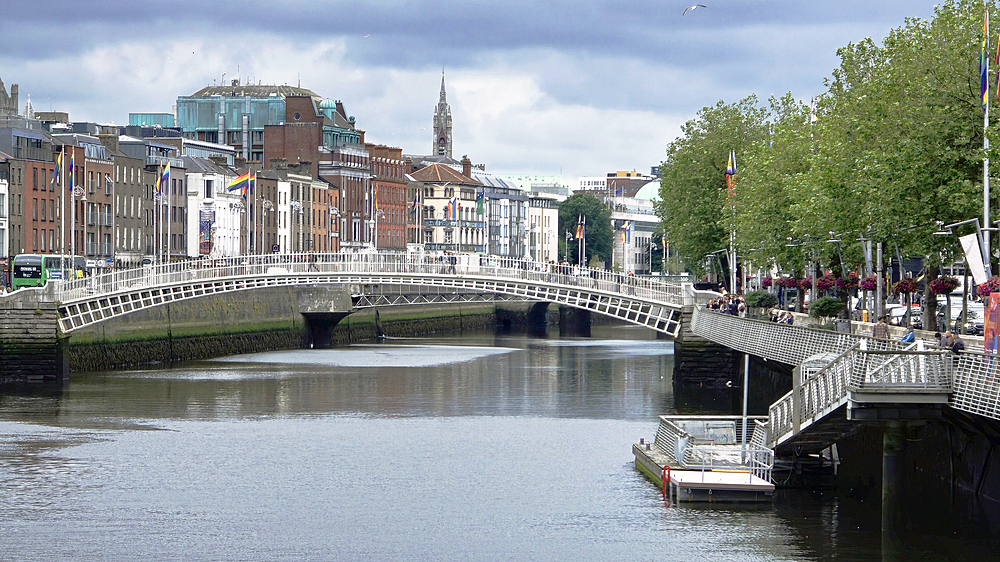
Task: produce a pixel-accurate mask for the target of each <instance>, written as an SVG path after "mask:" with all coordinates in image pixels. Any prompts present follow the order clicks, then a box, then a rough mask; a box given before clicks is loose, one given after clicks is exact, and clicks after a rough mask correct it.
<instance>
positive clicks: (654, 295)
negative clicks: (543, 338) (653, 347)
mask: <svg viewBox="0 0 1000 562" xmlns="http://www.w3.org/2000/svg"><path fill="white" fill-rule="evenodd" d="M316 284H342V285H347V286H350V287H351V292H352V294H353V295H355V296H363V295H370V294H373V293H377V292H378V291H379V290H380V289H379V288H380V287H382V286H385V285H396V286H414V287H420V288H421V290H424V291H427V292H428V293H435V292H438V293H439V292H442V291H455V290H459V291H473V292H484V293H495V294H504V295H512V296H516V297H520V298H526V299H534V300H539V301H547V302H553V303H557V304H560V305H564V306H571V307H575V308H581V309H586V310H590V311H592V312H595V313H597V314H602V315H606V316H613V317H616V318H619V319H621V320H624V321H626V322H630V323H633V324H638V325H641V326H646V327H649V328H651V329H653V330H656V331H658V332H662V333H665V334H668V335H671V336H677V334H678V332H679V331H680V328H681V322H682V316H681V308H682V306H683V304H684V302H685V297H684V296H683V295H682V293H681V287H680V285H679V284H665V283H661V282H659V281H658V280H655V279H637V278H635V277H631V276H629V277H626V276H623V275H621V274H619V273H616V272H612V271H604V270H596V269H586V268H569V267H556V268H553V269H551V270H550V269H548V266H546V265H545V264H538V263H534V262H530V261H524V260H514V259H501V258H496V257H493V256H483V257H481V258H478V259H475V260H474V263H464V264H461V263H460V264H450V263H445V262H441V261H439V260H435V259H430V258H420V257H416V256H411V255H407V254H390V253H377V254H376V253H363V254H296V255H285V254H276V255H266V256H241V257H238V258H231V259H227V260H214V261H213V260H205V261H192V262H182V263H170V264H163V265H159V266H154V267H146V268H141V269H132V270H123V271H116V272H112V273H107V274H103V275H98V276H95V277H90V278H86V279H77V280H72V281H65V282H63V281H60V282H54V283H50V285H49V286H51V287H52V289H49V286H47V287H46V290H45V291H47V293H46V294H47V296H48V298H49V299H50V300H53V301H58V302H59V303H60V306H59V312H60V326H61V329H62V332H63V333H65V334H69V333H71V332H73V331H74V330H77V329H79V328H82V327H85V326H89V325H91V324H95V323H98V322H103V321H105V320H108V319H111V318H116V317H119V316H122V315H125V314H130V313H132V312H134V311H137V310H142V309H145V308H150V307H156V306H162V305H164V304H168V303H170V302H174V301H178V300H185V299H192V298H198V297H201V296H205V295H210V294H219V293H228V292H235V291H246V290H254V289H257V288H262V287H276V286H302V285H316ZM688 300H689V301H690V300H691V299H690V298H688Z"/></svg>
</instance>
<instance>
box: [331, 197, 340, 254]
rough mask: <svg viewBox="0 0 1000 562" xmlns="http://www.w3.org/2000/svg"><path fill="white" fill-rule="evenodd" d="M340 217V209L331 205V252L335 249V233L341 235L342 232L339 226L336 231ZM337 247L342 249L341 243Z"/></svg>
mask: <svg viewBox="0 0 1000 562" xmlns="http://www.w3.org/2000/svg"><path fill="white" fill-rule="evenodd" d="M339 217H340V209H338V208H336V207H330V251H331V252H333V251H334V250H333V239H334V238H335V236H334V234H337V236H336V237H339V234H340V229H339V228H337V229H336V232H334V227H335V226H337V219H338V218H339ZM337 249H338V250H339V249H340V245H339V244H338V245H337Z"/></svg>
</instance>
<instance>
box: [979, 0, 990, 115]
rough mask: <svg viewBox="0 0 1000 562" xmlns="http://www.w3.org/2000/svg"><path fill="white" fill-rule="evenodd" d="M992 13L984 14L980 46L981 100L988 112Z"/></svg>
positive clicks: (984, 111)
mask: <svg viewBox="0 0 1000 562" xmlns="http://www.w3.org/2000/svg"><path fill="white" fill-rule="evenodd" d="M989 35H990V14H989V12H986V13H984V14H983V41H982V43H981V44H980V46H979V94H980V96H979V102H980V104H981V105H982V108H983V113H986V108H987V107H988V106H989V95H990V84H989V78H988V77H987V76H986V75H987V74H989V68H990V56H989V50H990V38H989Z"/></svg>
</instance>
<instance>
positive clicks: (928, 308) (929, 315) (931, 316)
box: [922, 265, 941, 331]
mask: <svg viewBox="0 0 1000 562" xmlns="http://www.w3.org/2000/svg"><path fill="white" fill-rule="evenodd" d="M940 273H941V269H940V268H939V267H938V266H936V265H929V266H927V268H926V270H925V273H924V298H923V301H922V302H923V304H922V307H923V317H924V318H923V323H924V329H925V330H929V331H935V330H937V329H938V325H937V295H935V294H934V293H932V292H931V281H933V280H935V279H937V278H938V275H940Z"/></svg>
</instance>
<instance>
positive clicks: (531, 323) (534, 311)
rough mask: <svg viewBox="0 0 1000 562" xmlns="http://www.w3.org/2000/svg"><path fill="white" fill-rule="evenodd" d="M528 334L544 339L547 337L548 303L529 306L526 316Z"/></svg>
mask: <svg viewBox="0 0 1000 562" xmlns="http://www.w3.org/2000/svg"><path fill="white" fill-rule="evenodd" d="M527 324H528V326H527V328H528V334H530V335H532V336H535V337H539V338H544V337H547V336H548V335H549V303H547V302H544V301H543V302H537V303H535V304H533V305H531V308H529V309H528V314H527Z"/></svg>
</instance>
